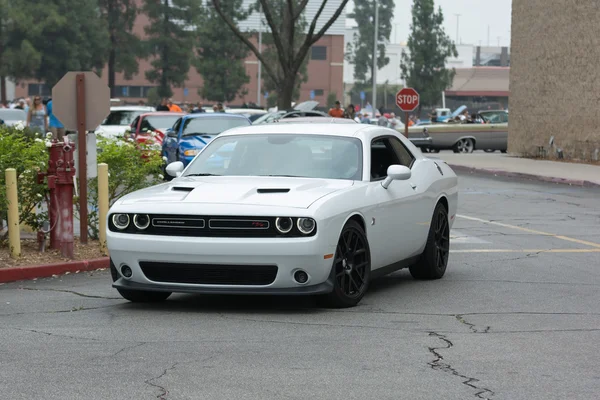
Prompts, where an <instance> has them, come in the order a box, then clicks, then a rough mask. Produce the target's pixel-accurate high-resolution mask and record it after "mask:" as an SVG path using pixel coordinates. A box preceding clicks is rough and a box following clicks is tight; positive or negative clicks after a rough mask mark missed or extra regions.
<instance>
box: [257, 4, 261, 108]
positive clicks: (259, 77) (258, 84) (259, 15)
mask: <svg viewBox="0 0 600 400" xmlns="http://www.w3.org/2000/svg"><path fill="white" fill-rule="evenodd" d="M258 53H259V54H262V12H260V13H259V14H258ZM261 83H262V63H261V62H260V60H258V82H257V83H256V91H257V93H256V104H257V105H258V106H259V107H260V99H261V97H262V89H261V87H260V86H261Z"/></svg>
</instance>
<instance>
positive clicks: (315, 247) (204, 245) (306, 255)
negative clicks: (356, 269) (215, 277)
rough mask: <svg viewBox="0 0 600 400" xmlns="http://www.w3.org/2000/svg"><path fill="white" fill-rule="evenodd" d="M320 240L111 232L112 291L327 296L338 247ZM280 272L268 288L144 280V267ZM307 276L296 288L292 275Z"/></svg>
mask: <svg viewBox="0 0 600 400" xmlns="http://www.w3.org/2000/svg"><path fill="white" fill-rule="evenodd" d="M321 242H323V240H319V235H318V233H317V235H316V236H313V237H307V238H260V239H259V238H215V237H212V238H207V237H171V236H149V235H135V234H123V233H115V232H108V234H107V245H108V249H109V252H110V258H111V262H112V263H113V265H114V268H115V269H116V273H117V279H116V280H115V281H114V283H113V287H115V288H119V289H133V290H149V291H168V292H184V293H213V294H217V293H218V294H223V293H228V294H271V295H279V294H293V295H302V294H305V295H309V294H311V295H312V294H320V293H329V292H331V291H332V290H333V279H332V278H331V276H330V274H331V271H332V264H333V259H332V258H325V257H324V256H325V255H326V254H333V253H334V252H335V245H329V244H323V243H321ZM144 262H163V263H176V264H206V265H208V264H210V265H213V266H214V265H216V266H219V265H236V266H238V267H242V268H243V267H245V266H247V267H248V268H252V266H256V265H274V266H277V272H276V275H275V278H274V280H273V281H272V283H269V284H266V285H246V284H202V283H182V282H164V281H161V282H157V281H153V280H151V279H149V278H148V277H147V276H146V274H144V272H143V269H142V267H141V266H140V263H144ZM123 265H127V266H129V267H130V268H131V270H132V276H131V277H130V278H125V277H124V276H122V275H121V272H120V269H121V267H122V266H123ZM298 270H303V271H305V272H306V273H307V274H308V277H309V279H308V281H307V282H306V283H303V284H300V283H297V282H296V281H295V280H294V278H293V275H294V273H295V272H296V271H298Z"/></svg>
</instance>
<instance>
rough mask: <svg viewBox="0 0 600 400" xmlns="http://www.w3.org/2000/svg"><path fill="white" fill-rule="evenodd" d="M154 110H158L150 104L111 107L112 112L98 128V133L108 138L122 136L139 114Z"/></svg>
mask: <svg viewBox="0 0 600 400" xmlns="http://www.w3.org/2000/svg"><path fill="white" fill-rule="evenodd" d="M153 111H156V108H154V107H149V106H115V107H111V108H110V114H109V115H108V117H106V119H105V120H104V121H103V122H102V124H101V125H100V126H99V127H98V128H97V129H96V134H97V135H100V136H104V137H107V138H115V137H117V136H122V135H124V134H125V131H126V130H127V129H128V128H130V125H131V123H132V122H133V120H134V119H135V118H136V117H137V116H139V115H140V114H144V113H147V112H153Z"/></svg>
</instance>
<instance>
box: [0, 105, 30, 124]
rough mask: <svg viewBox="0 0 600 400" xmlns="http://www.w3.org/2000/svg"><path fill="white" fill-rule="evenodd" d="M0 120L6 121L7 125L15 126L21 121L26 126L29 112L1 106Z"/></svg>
mask: <svg viewBox="0 0 600 400" xmlns="http://www.w3.org/2000/svg"><path fill="white" fill-rule="evenodd" d="M0 120H2V121H4V125H6V126H13V125H14V124H16V123H17V122H21V123H22V124H23V126H25V124H26V122H27V113H26V112H25V111H23V110H20V109H18V108H0Z"/></svg>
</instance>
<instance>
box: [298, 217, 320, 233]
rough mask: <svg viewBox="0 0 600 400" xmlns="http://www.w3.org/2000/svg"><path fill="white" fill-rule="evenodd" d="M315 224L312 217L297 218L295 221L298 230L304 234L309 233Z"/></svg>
mask: <svg viewBox="0 0 600 400" xmlns="http://www.w3.org/2000/svg"><path fill="white" fill-rule="evenodd" d="M316 225H317V224H316V223H315V220H314V219H312V218H298V221H297V222H296V226H297V227H298V230H299V231H300V232H302V233H303V234H305V235H310V234H311V232H312V231H314V230H315V226H316Z"/></svg>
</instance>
